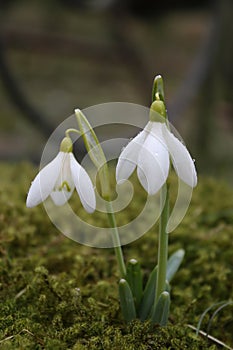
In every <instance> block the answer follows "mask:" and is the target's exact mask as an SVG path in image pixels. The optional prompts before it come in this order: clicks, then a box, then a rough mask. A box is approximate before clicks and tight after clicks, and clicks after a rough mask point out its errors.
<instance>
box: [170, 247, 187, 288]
mask: <svg viewBox="0 0 233 350" xmlns="http://www.w3.org/2000/svg"><path fill="white" fill-rule="evenodd" d="M184 254H185V251H184V250H183V249H178V250H177V251H176V252H175V253H173V254H172V255H171V256H170V258H169V259H168V262H167V276H166V279H167V280H168V282H170V281H171V280H172V278H173V277H174V275H175V274H176V272H177V271H178V269H179V267H180V265H181V263H182V260H183V258H184Z"/></svg>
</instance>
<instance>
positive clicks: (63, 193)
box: [26, 137, 96, 213]
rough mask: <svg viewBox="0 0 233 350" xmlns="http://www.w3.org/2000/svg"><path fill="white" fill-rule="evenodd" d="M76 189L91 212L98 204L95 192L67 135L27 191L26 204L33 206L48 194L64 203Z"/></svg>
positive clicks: (59, 202)
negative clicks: (76, 157)
mask: <svg viewBox="0 0 233 350" xmlns="http://www.w3.org/2000/svg"><path fill="white" fill-rule="evenodd" d="M74 188H76V190H77V192H78V194H79V197H80V200H81V203H82V205H83V207H84V209H85V210H86V211H87V212H88V213H92V212H93V211H94V210H95V207H96V199H95V192H94V188H93V184H92V182H91V180H90V177H89V175H88V174H87V172H86V171H85V170H84V168H83V167H82V166H81V165H80V164H79V163H78V162H77V160H76V159H75V157H74V155H73V153H72V141H71V140H70V139H69V138H68V137H65V138H64V139H63V141H62V143H61V147H60V152H59V153H58V154H57V156H56V157H55V158H54V159H53V160H52V161H51V162H50V163H49V164H47V165H46V166H45V167H44V168H43V169H42V170H41V171H40V172H39V174H38V175H37V176H36V177H35V179H34V181H33V182H32V184H31V187H30V189H29V192H28V196H27V201H26V205H27V207H29V208H32V207H34V206H36V205H38V204H39V203H41V202H43V201H45V200H46V198H48V197H49V196H50V197H51V198H52V200H53V202H54V203H55V204H56V205H58V206H60V205H63V204H65V203H66V202H67V201H68V200H69V198H70V197H71V195H72V193H73V191H74Z"/></svg>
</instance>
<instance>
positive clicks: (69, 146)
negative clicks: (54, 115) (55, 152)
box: [60, 137, 73, 153]
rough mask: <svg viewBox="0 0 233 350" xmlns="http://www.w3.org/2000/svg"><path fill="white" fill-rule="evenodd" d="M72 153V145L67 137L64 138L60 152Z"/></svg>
mask: <svg viewBox="0 0 233 350" xmlns="http://www.w3.org/2000/svg"><path fill="white" fill-rule="evenodd" d="M72 151H73V143H72V141H71V139H70V138H69V137H64V139H63V140H62V142H61V145H60V152H65V153H69V152H72Z"/></svg>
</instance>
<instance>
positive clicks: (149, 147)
mask: <svg viewBox="0 0 233 350" xmlns="http://www.w3.org/2000/svg"><path fill="white" fill-rule="evenodd" d="M151 108H152V109H151V113H150V121H149V122H148V123H147V125H146V126H145V128H144V129H143V131H141V132H140V133H139V134H138V135H137V136H136V137H135V138H134V139H132V141H130V142H129V143H128V145H127V146H126V147H125V148H124V149H123V151H122V152H121V154H120V157H119V159H118V163H117V167H116V181H117V183H118V184H119V183H122V182H124V181H125V180H127V179H128V178H129V177H130V175H131V174H132V173H133V171H134V170H135V168H136V167H137V175H138V179H139V181H140V183H141V184H142V186H143V187H144V189H145V190H146V191H147V192H148V194H149V195H153V194H155V193H157V192H158V191H159V189H160V188H161V187H162V186H163V184H164V183H165V182H166V180H167V177H168V173H169V168H170V158H171V161H172V164H173V167H174V169H175V171H176V173H177V175H178V177H179V178H180V179H181V180H182V181H184V182H185V183H186V184H187V185H189V186H191V187H195V186H196V184H197V174H196V169H195V166H194V162H193V159H192V158H191V156H190V154H189V152H188V150H187V148H186V147H185V145H184V144H183V143H182V142H181V141H180V140H178V138H177V137H175V136H174V135H173V134H172V133H171V131H170V130H169V129H168V127H167V125H166V122H165V121H166V120H165V118H164V116H165V113H166V112H165V107H164V104H163V102H162V101H155V102H153V104H152V107H151ZM158 111H159V114H160V117H159V121H158ZM161 111H162V112H161ZM154 112H155V113H154ZM161 115H162V117H161Z"/></svg>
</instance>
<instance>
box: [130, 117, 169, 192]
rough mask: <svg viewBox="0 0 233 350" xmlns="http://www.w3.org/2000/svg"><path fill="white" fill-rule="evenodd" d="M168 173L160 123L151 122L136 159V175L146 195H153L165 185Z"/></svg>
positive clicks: (167, 160) (167, 162) (167, 157)
mask: <svg viewBox="0 0 233 350" xmlns="http://www.w3.org/2000/svg"><path fill="white" fill-rule="evenodd" d="M168 171H169V155H168V151H167V148H166V145H165V143H164V140H163V139H162V137H161V123H155V122H153V128H152V129H151V132H150V134H149V136H148V137H147V138H146V141H145V142H144V144H143V148H142V149H141V151H140V154H139V158H138V169H137V174H138V178H139V181H140V182H141V184H142V186H143V187H144V189H145V190H146V191H147V192H148V194H150V195H153V194H155V193H156V192H158V191H159V189H160V188H161V187H162V186H163V184H164V183H165V181H166V179H167V176H168Z"/></svg>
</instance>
